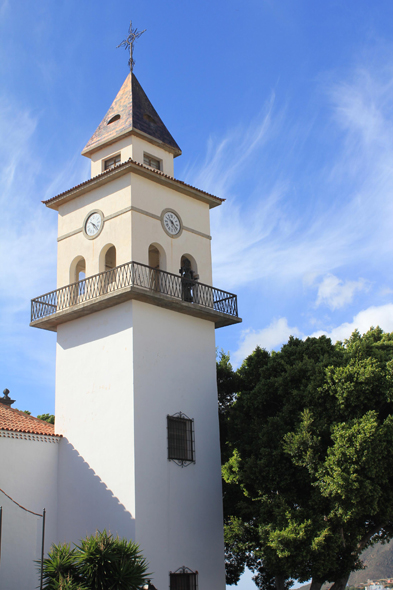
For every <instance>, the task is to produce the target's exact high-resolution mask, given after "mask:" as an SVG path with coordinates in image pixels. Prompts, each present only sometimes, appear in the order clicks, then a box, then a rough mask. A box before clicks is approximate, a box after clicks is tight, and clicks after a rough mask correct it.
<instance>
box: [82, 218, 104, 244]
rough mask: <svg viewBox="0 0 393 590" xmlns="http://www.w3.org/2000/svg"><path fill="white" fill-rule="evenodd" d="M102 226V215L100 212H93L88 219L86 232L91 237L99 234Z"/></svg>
mask: <svg viewBox="0 0 393 590" xmlns="http://www.w3.org/2000/svg"><path fill="white" fill-rule="evenodd" d="M101 226H102V217H101V215H100V214H99V213H92V214H91V215H89V217H88V218H87V220H86V224H85V232H86V234H87V235H88V236H89V237H90V238H91V237H93V236H95V235H96V234H98V232H99V231H100V229H101Z"/></svg>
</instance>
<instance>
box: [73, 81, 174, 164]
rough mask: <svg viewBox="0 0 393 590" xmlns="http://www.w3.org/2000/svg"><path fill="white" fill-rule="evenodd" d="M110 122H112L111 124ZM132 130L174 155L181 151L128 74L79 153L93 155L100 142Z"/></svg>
mask: <svg viewBox="0 0 393 590" xmlns="http://www.w3.org/2000/svg"><path fill="white" fill-rule="evenodd" d="M111 119H114V120H113V121H112V122H110V121H111ZM132 130H137V131H140V132H142V133H144V134H146V135H148V136H150V137H151V138H153V139H155V140H158V141H159V142H162V143H164V144H165V145H167V146H169V147H170V148H171V150H172V151H173V152H174V154H175V155H176V156H179V155H180V154H181V149H180V148H179V146H178V145H177V143H176V141H175V140H174V139H173V137H172V135H171V134H170V133H169V131H168V129H167V128H166V127H165V125H164V123H163V122H162V120H161V118H160V116H159V115H158V113H157V111H156V110H155V108H154V107H153V105H152V104H151V102H150V100H149V99H148V98H147V96H146V94H145V92H144V90H143V88H142V86H141V85H140V84H139V82H138V80H137V78H136V77H135V74H133V76H132V91H131V74H128V76H127V78H126V80H125V82H124V84H123V86H122V87H121V89H120V90H119V92H118V94H117V96H116V98H115V100H114V101H113V103H112V105H111V107H110V109H109V111H108V112H107V114H106V115H105V117H104V118H103V120H102V121H101V123H100V124H99V126H98V127H97V129H96V131H95V132H94V134H93V135H92V137H91V138H90V139H89V141H88V142H87V144H86V146H85V148H84V149H83V151H82V154H84V155H86V154H88V153H91V152H93V151H94V150H95V149H97V148H98V147H99V146H101V145H103V144H104V143H107V142H108V143H111V142H113V141H115V140H116V138H117V137H118V136H120V135H124V134H127V133H128V132H131V131H132Z"/></svg>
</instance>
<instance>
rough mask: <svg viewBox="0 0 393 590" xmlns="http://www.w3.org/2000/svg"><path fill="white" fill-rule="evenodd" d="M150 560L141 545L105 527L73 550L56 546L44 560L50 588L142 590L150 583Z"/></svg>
mask: <svg viewBox="0 0 393 590" xmlns="http://www.w3.org/2000/svg"><path fill="white" fill-rule="evenodd" d="M147 567H148V565H147V562H146V560H145V559H144V558H143V556H142V554H141V552H140V550H139V547H138V545H137V544H136V543H133V542H132V541H127V539H119V538H118V537H117V538H114V537H113V535H111V534H110V533H107V532H106V531H105V530H104V531H103V532H102V533H100V532H99V531H98V532H96V534H95V535H91V536H88V537H86V539H83V540H82V541H80V544H79V545H76V546H75V548H74V549H71V547H70V545H66V544H59V545H53V546H52V548H51V550H50V551H49V553H48V557H47V558H46V559H45V560H44V576H43V577H44V588H45V589H46V590H139V588H141V587H142V586H143V584H144V583H145V582H146V580H147V577H148V576H149V575H150V574H148V573H147Z"/></svg>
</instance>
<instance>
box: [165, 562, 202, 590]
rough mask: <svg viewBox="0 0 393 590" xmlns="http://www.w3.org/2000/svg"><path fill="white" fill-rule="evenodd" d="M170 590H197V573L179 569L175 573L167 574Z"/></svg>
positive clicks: (184, 568) (185, 568) (186, 568)
mask: <svg viewBox="0 0 393 590" xmlns="http://www.w3.org/2000/svg"><path fill="white" fill-rule="evenodd" d="M169 580H170V581H169V588H170V590H197V589H198V572H193V571H191V570H190V569H188V567H181V568H179V569H178V570H177V571H176V572H170V574H169Z"/></svg>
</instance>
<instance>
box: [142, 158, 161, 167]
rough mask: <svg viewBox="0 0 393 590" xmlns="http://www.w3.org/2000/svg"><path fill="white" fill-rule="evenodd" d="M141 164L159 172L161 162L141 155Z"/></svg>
mask: <svg viewBox="0 0 393 590" xmlns="http://www.w3.org/2000/svg"><path fill="white" fill-rule="evenodd" d="M143 163H144V165H145V166H150V168H155V170H161V160H158V159H157V158H153V156H149V154H143Z"/></svg>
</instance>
